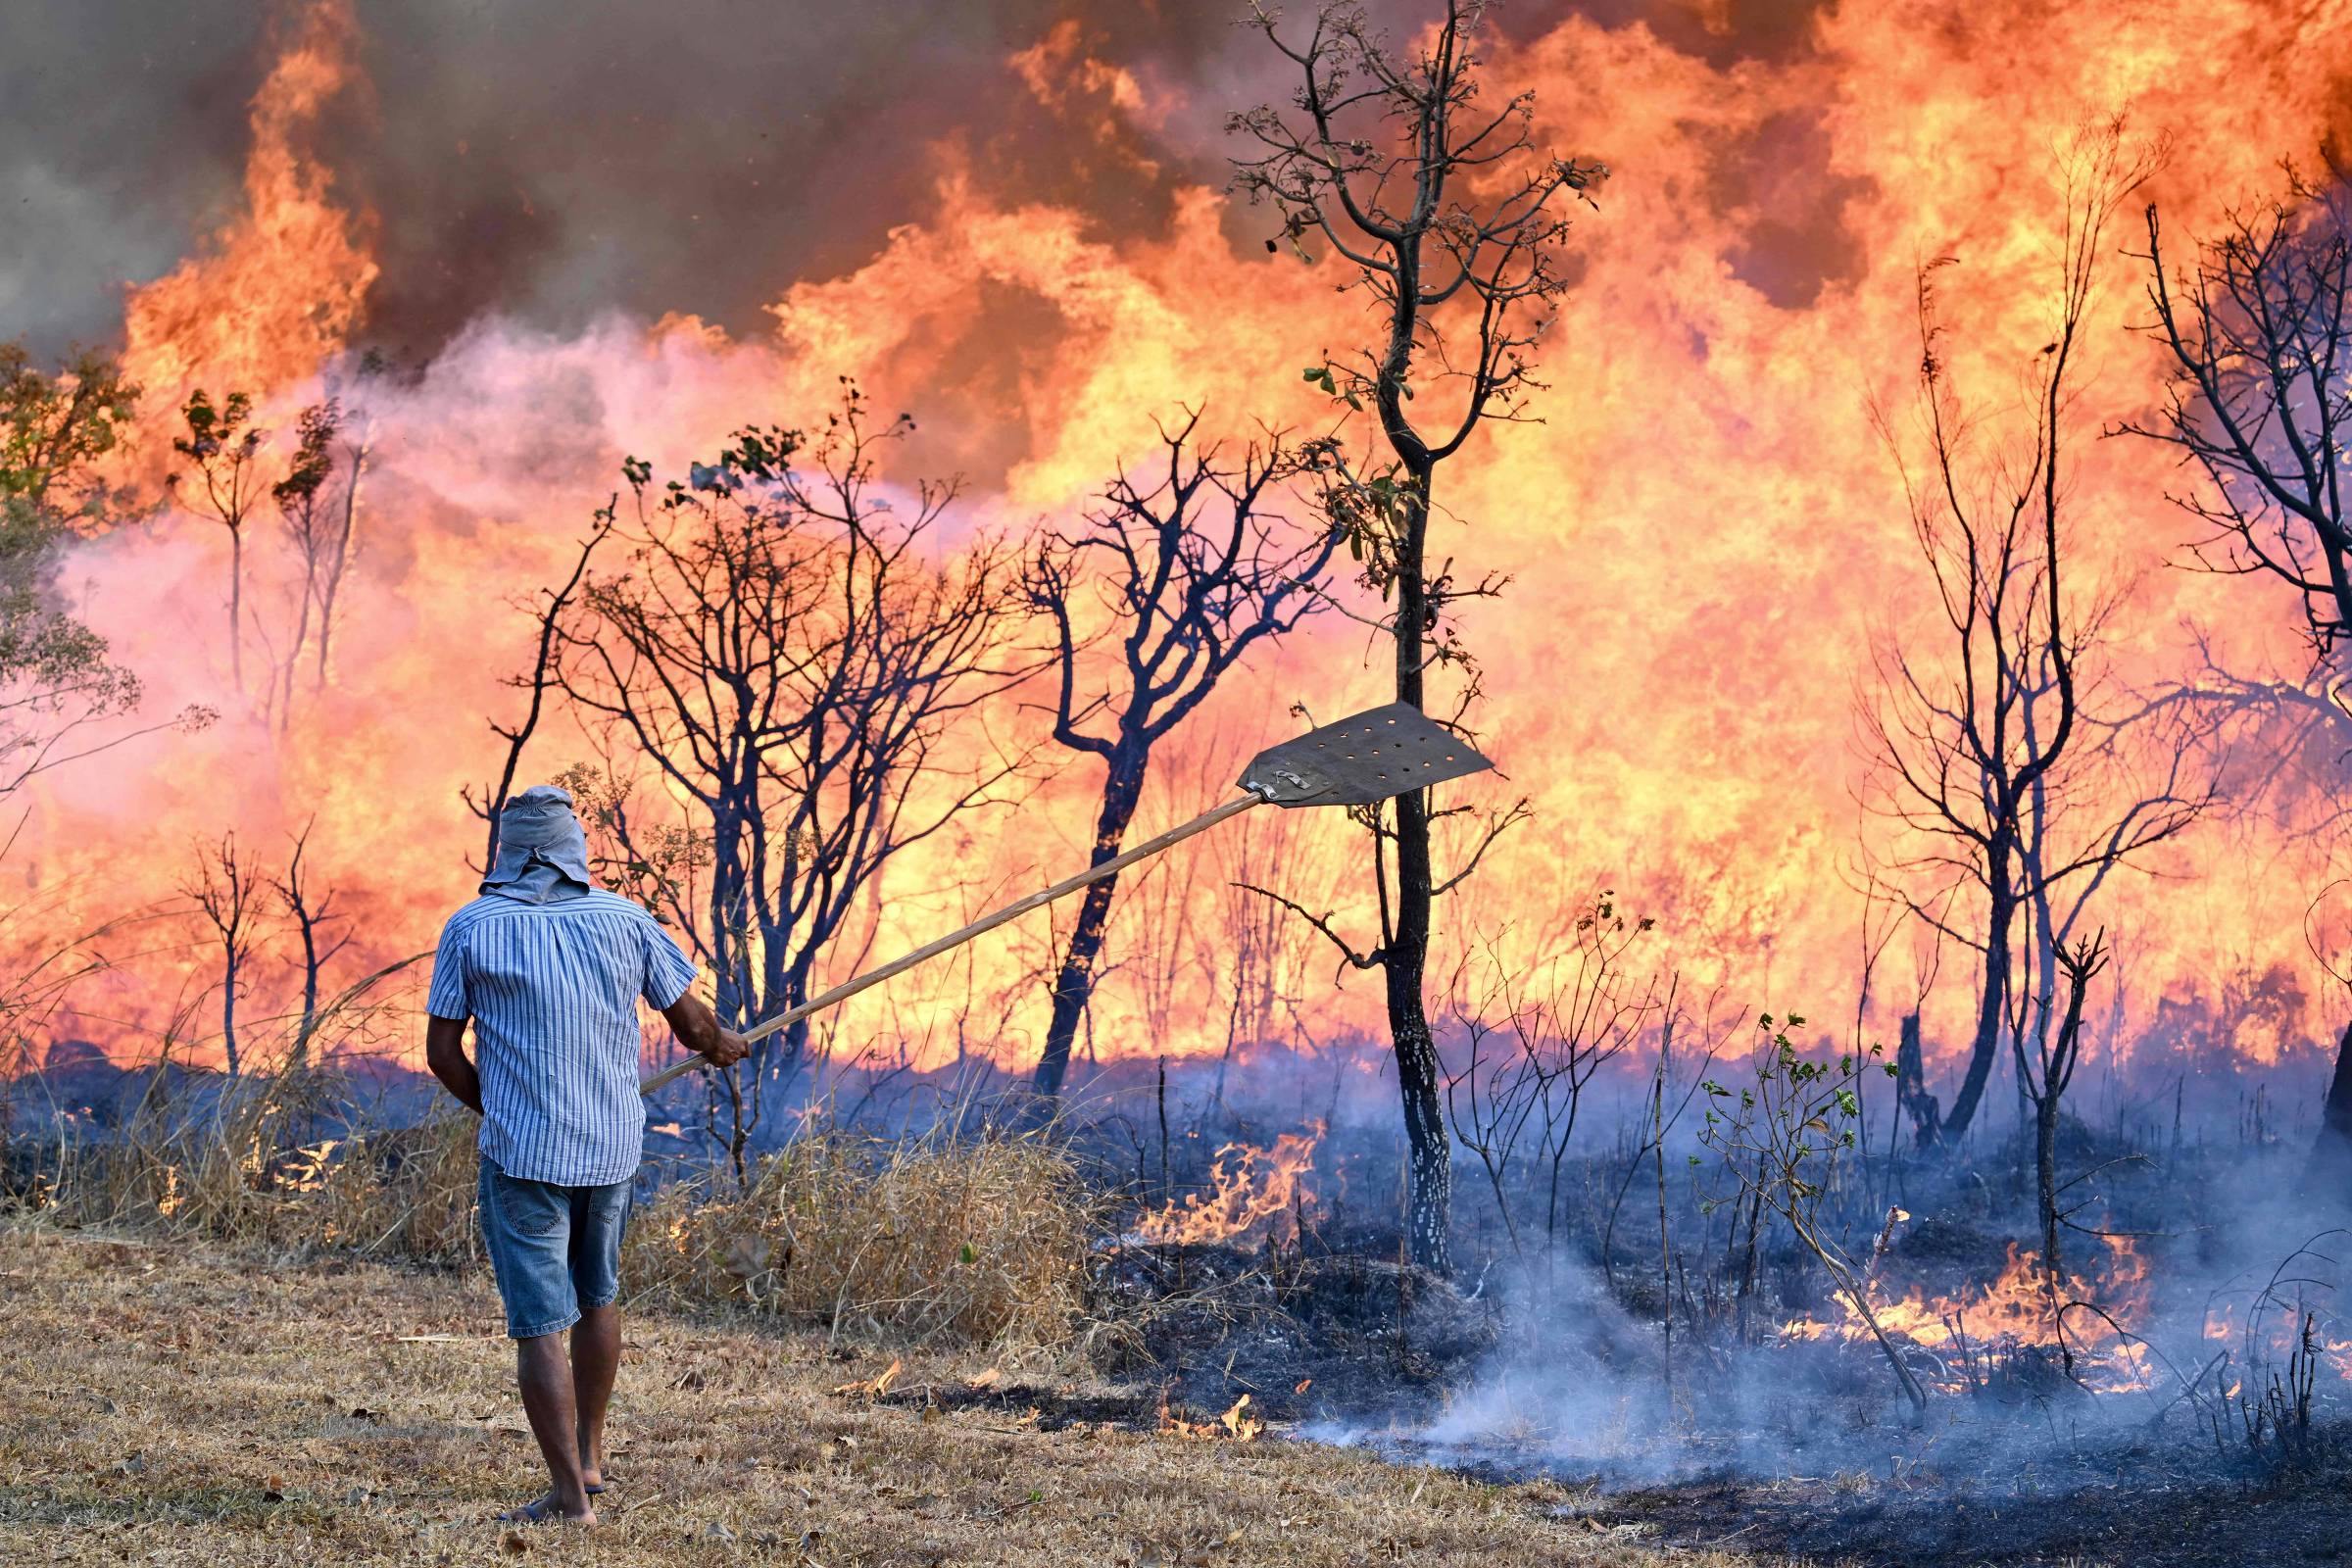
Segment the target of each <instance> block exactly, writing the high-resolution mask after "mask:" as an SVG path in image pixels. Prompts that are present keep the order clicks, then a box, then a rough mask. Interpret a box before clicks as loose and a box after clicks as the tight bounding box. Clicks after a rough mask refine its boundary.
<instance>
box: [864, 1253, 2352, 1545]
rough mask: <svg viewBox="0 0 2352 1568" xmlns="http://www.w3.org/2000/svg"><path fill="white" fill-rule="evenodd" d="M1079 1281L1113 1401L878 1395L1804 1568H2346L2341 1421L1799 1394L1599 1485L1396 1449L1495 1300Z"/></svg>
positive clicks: (1456, 1369)
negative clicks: (1334, 1444)
mask: <svg viewBox="0 0 2352 1568" xmlns="http://www.w3.org/2000/svg"><path fill="white" fill-rule="evenodd" d="M1975 1250H1983V1249H1981V1248H1979V1249H1975ZM1098 1286H1099V1289H1101V1290H1102V1291H1103V1292H1104V1293H1105V1294H1106V1295H1107V1296H1108V1297H1109V1298H1111V1299H1114V1300H1116V1301H1117V1303H1118V1304H1119V1305H1120V1306H1121V1308H1122V1309H1123V1310H1125V1311H1127V1312H1129V1313H1130V1314H1133V1315H1134V1316H1136V1317H1137V1318H1139V1319H1140V1320H1141V1321H1143V1322H1144V1324H1145V1329H1144V1332H1143V1334H1142V1337H1141V1341H1140V1343H1138V1344H1136V1345H1135V1346H1133V1347H1131V1348H1130V1354H1131V1358H1132V1364H1131V1365H1129V1366H1128V1367H1127V1368H1126V1369H1125V1370H1126V1373H1127V1375H1128V1377H1129V1379H1130V1382H1129V1387H1130V1388H1132V1389H1134V1390H1135V1391H1136V1392H1134V1393H1132V1394H1121V1395H1111V1396H1105V1395H1103V1394H1102V1393H1100V1392H1096V1393H1092V1394H1088V1395H1084V1396H1080V1395H1078V1394H1076V1393H1074V1392H1068V1391H1063V1390H1057V1389H1056V1388H1055V1387H1054V1386H1053V1385H1050V1384H1026V1383H1020V1382H1013V1383H1008V1384H1005V1385H1002V1386H998V1387H992V1388H989V1389H985V1390H978V1391H973V1390H927V1391H923V1392H921V1393H919V1394H917V1393H913V1392H908V1393H905V1394H900V1395H894V1396H892V1397H893V1398H897V1399H904V1400H907V1401H911V1402H938V1403H940V1404H942V1405H943V1406H945V1407H947V1408H949V1409H955V1408H959V1407H962V1406H966V1405H981V1406H993V1407H996V1408H999V1409H1001V1410H1003V1411H1005V1413H1006V1414H1007V1415H1008V1416H1012V1417H1014V1418H1020V1419H1028V1420H1032V1421H1034V1422H1035V1423H1036V1424H1037V1425H1038V1426H1039V1427H1040V1428H1041V1429H1042V1430H1049V1431H1051V1430H1055V1429H1058V1428H1067V1427H1073V1426H1084V1425H1086V1424H1089V1423H1107V1424H1111V1425H1116V1426H1122V1427H1129V1428H1137V1429H1141V1428H1146V1427H1149V1426H1151V1425H1152V1424H1154V1423H1156V1421H1157V1420H1158V1418H1159V1409H1160V1406H1159V1400H1160V1399H1161V1398H1164V1399H1165V1400H1166V1401H1167V1405H1168V1408H1169V1409H1171V1410H1172V1411H1173V1412H1174V1413H1176V1414H1178V1415H1180V1416H1184V1417H1187V1418H1189V1419H1194V1420H1201V1419H1207V1418H1210V1417H1213V1416H1214V1415H1215V1414H1216V1413H1217V1412H1219V1411H1221V1410H1224V1409H1227V1408H1229V1407H1231V1406H1232V1404H1233V1403H1234V1401H1235V1400H1236V1399H1237V1398H1238V1397H1240V1396H1241V1395H1243V1394H1245V1393H1246V1394H1249V1395H1250V1409H1251V1410H1252V1411H1254V1412H1256V1413H1259V1414H1261V1415H1263V1416H1264V1417H1266V1418H1267V1419H1268V1420H1269V1421H1270V1422H1272V1424H1273V1429H1274V1431H1276V1432H1277V1433H1280V1432H1283V1431H1286V1430H1289V1431H1298V1430H1299V1429H1300V1428H1305V1429H1308V1430H1309V1431H1311V1432H1313V1433H1314V1434H1315V1435H1318V1436H1321V1435H1328V1434H1329V1433H1330V1432H1331V1431H1333V1430H1334V1429H1349V1428H1352V1429H1354V1430H1355V1431H1356V1432H1357V1433H1358V1435H1359V1436H1358V1441H1361V1442H1362V1443H1363V1444H1364V1445H1365V1446H1368V1447H1370V1448H1372V1449H1373V1450H1374V1451H1377V1452H1379V1453H1382V1454H1383V1455H1384V1456H1387V1457H1390V1458H1393V1459H1397V1460H1400V1461H1405V1462H1410V1463H1417V1464H1431V1465H1437V1466H1440V1467H1443V1468H1446V1469H1451V1470H1453V1471H1455V1472H1456V1473H1458V1474H1461V1475H1464V1476H1466V1477H1469V1478H1472V1479H1477V1480H1481V1481H1489V1482H1494V1483H1496V1484H1504V1485H1510V1484H1520V1483H1525V1482H1528V1481H1531V1480H1549V1481H1554V1482H1559V1483H1562V1484H1565V1485H1566V1486H1567V1488H1568V1489H1569V1495H1571V1496H1573V1497H1575V1498H1576V1499H1577V1500H1576V1501H1574V1502H1571V1503H1567V1504H1563V1506H1562V1510H1561V1511H1562V1514H1563V1516H1568V1517H1575V1518H1578V1519H1581V1520H1583V1521H1586V1522H1588V1523H1589V1524H1591V1525H1592V1526H1593V1529H1594V1530H1595V1531H1596V1532H1597V1531H1604V1530H1605V1531H1612V1532H1631V1533H1632V1534H1634V1535H1635V1536H1636V1537H1637V1538H1638V1539H1641V1540H1642V1541H1644V1542H1647V1543H1651V1544H1659V1545H1665V1546H1673V1547H1680V1548H1684V1549H1689V1550H1700V1551H1704V1550H1709V1549H1719V1550H1726V1551H1738V1552H1753V1553H1759V1554H1763V1555H1766V1556H1777V1555H1781V1554H1786V1555H1788V1556H1790V1557H1795V1558H1800V1559H1803V1560H1805V1561H1808V1562H1811V1563H1816V1564H1820V1565H1822V1568H1833V1565H1836V1568H1897V1565H1900V1568H1947V1565H1948V1568H1976V1565H1980V1564H2016V1565H2021V1568H2023V1565H2032V1568H2093V1565H2112V1568H2239V1565H2256V1564H2297V1563H2334V1562H2345V1563H2352V1421H2336V1422H2333V1423H2325V1422H2324V1423H2322V1424H2321V1425H2319V1426H2318V1427H2317V1428H2316V1429H2315V1431H2314V1434H2313V1441H2312V1444H2311V1447H2310V1451H2309V1453H2308V1454H2307V1456H2306V1457H2305V1458H2304V1459H2303V1461H2302V1462H2301V1463H2300V1464H2298V1465H2288V1464H2287V1463H2285V1462H2284V1461H2283V1460H2280V1459H2278V1458H2277V1457H2276V1454H2275V1452H2274V1456H2273V1458H2272V1460H2271V1461H2269V1462H2256V1461H2255V1460H2252V1459H2250V1458H2248V1457H2247V1455H2246V1451H2245V1449H2244V1446H2243V1445H2242V1443H2241V1442H2240V1441H2239V1439H2238V1437H2237V1435H2236V1434H2234V1433H2229V1432H2225V1433H2224V1434H2223V1436H2222V1438H2221V1440H2220V1441H2217V1439H2216V1437H2215V1435H2214V1434H2213V1433H2212V1432H2210V1431H2201V1430H2199V1429H2197V1427H2196V1426H2195V1425H2194V1424H2193V1422H2192V1421H2191V1420H2190V1418H2189V1415H2188V1412H2187V1410H2186V1408H2185V1407H2175V1408H2174V1409H2173V1410H2172V1411H2171V1412H2169V1413H2168V1414H2167V1415H2165V1416H2164V1417H2163V1418H2162V1419H2160V1420H2158V1421H2155V1422H2153V1423H2151V1422H2149V1421H2148V1420H2147V1419H2146V1418H2145V1416H2144V1415H2140V1414H2136V1413H2135V1414H2134V1416H2133V1418H2132V1419H2131V1420H2130V1421H2128V1422H2127V1421H2115V1422H2113V1423H2112V1424H2103V1423H2102V1419H2101V1418H2098V1417H2095V1416H2093V1415H2091V1414H2089V1413H2088V1411H2089V1406H2088V1405H2087V1403H2080V1404H2076V1405H2072V1406H2070V1405H2069V1404H2068V1403H2067V1401H2066V1400H2065V1399H2064V1398H2063V1397H2051V1396H2050V1395H2049V1394H2048V1393H2047V1392H2046V1391H2042V1392H2040V1393H2039V1394H2038V1396H2037V1397H2015V1396H2016V1391H2015V1389H2014V1388H2013V1389H2012V1390H2011V1391H2010V1395H2011V1397H2006V1398H2004V1397H1994V1396H1993V1395H1990V1394H1987V1395H1985V1396H1983V1397H1976V1398H1973V1399H1958V1398H1952V1399H1946V1400H1943V1401H1940V1402H1939V1403H1938V1405H1937V1406H1936V1417H1935V1420H1934V1421H1933V1423H1932V1426H1931V1430H1928V1431H1925V1432H1917V1431H1913V1430H1912V1429H1910V1428H1907V1427H1905V1426H1904V1425H1903V1424H1902V1423H1900V1422H1887V1421H1886V1420H1885V1419H1884V1416H1885V1411H1884V1407H1883V1406H1874V1405H1873V1404H1872V1403H1871V1402H1870V1401H1869V1400H1868V1399H1866V1398H1862V1397H1857V1396H1856V1395H1855V1394H1854V1393H1853V1391H1852V1389H1851V1388H1850V1387H1848V1388H1845V1389H1843V1390H1839V1389H1838V1388H1836V1387H1834V1386H1823V1385H1818V1384H1817V1385H1816V1386H1815V1392H1814V1397H1813V1400H1812V1401H1811V1402H1808V1403H1807V1404H1806V1406H1805V1407H1804V1408H1803V1409H1802V1410H1801V1411H1800V1412H1798V1413H1796V1414H1794V1415H1789V1414H1784V1416H1783V1418H1782V1421H1781V1424H1780V1425H1778V1426H1777V1427H1776V1429H1775V1430H1774V1431H1772V1432H1770V1433H1755V1432H1751V1433H1748V1434H1745V1435H1743V1436H1740V1437H1737V1438H1735V1437H1734V1436H1732V1435H1728V1434H1714V1435H1708V1434H1705V1433H1702V1432H1696V1431H1685V1432H1679V1433H1678V1434H1677V1435H1676V1436H1675V1437H1674V1439H1673V1441H1672V1443H1671V1444H1670V1445H1667V1446H1670V1447H1671V1448H1672V1450H1673V1454H1672V1459H1671V1463H1670V1465H1662V1466H1661V1465H1656V1464H1655V1463H1654V1460H1653V1469H1652V1472H1651V1474H1649V1475H1648V1476H1646V1477H1644V1476H1640V1475H1635V1474H1631V1473H1618V1474H1607V1473H1596V1472H1595V1471H1594V1470H1593V1468H1592V1467H1591V1466H1590V1465H1579V1464H1577V1463H1573V1462H1568V1463H1563V1462H1558V1461H1554V1460H1550V1459H1547V1458H1546V1457H1545V1456H1544V1455H1543V1454H1542V1453H1541V1452H1538V1451H1533V1450H1532V1449H1531V1450H1529V1451H1524V1452H1523V1451H1515V1450H1514V1449H1513V1447H1512V1446H1510V1442H1509V1440H1508V1439H1507V1438H1498V1439H1497V1440H1495V1441H1494V1442H1482V1443H1480V1444H1478V1445H1477V1446H1453V1445H1445V1444H1434V1443H1425V1442H1420V1441H1416V1440H1415V1439H1413V1438H1411V1437H1407V1436H1399V1435H1398V1434H1401V1433H1409V1432H1410V1431H1412V1430H1413V1429H1414V1428H1416V1427H1418V1426H1420V1425H1421V1424H1422V1423H1423V1422H1425V1421H1426V1420H1427V1419H1429V1418H1430V1417H1432V1416H1435V1415H1436V1414H1438V1413H1439V1412H1440V1411H1442V1410H1443V1409H1444V1408H1445V1407H1446V1403H1447V1399H1448V1395H1449V1392H1450V1391H1455V1390H1458V1389H1460V1388H1462V1387H1464V1386H1466V1385H1467V1384H1468V1383H1469V1382H1470V1381H1472V1380H1473V1379H1474V1378H1475V1377H1476V1376H1477V1375H1478V1373H1479V1370H1480V1368H1481V1365H1482V1363H1483V1362H1484V1361H1485V1360H1486V1357H1487V1354H1488V1352H1489V1351H1490V1350H1491V1349H1492V1348H1494V1347H1495V1344H1496V1341H1497V1337H1498V1335H1499V1334H1500V1332H1501V1330H1502V1326H1503V1314H1502V1310H1501V1308H1500V1307H1499V1306H1498V1305H1497V1303H1495V1302H1494V1301H1492V1300H1487V1299H1477V1298H1472V1297H1465V1296H1464V1295H1463V1293H1462V1292H1460V1291H1459V1290H1457V1289H1455V1288H1454V1287H1452V1286H1450V1285H1448V1284H1446V1282H1444V1281H1442V1280H1439V1279H1437V1278H1435V1277H1433V1276H1430V1275H1428V1274H1426V1273H1424V1272H1422V1271H1418V1270H1414V1269H1410V1268H1407V1267H1404V1266H1401V1265H1399V1264H1397V1263H1395V1262H1391V1261H1383V1260H1379V1259H1373V1258H1366V1257H1363V1256H1360V1255H1357V1256H1348V1255H1344V1254H1337V1253H1334V1254H1329V1255H1307V1256H1300V1255H1299V1254H1298V1253H1297V1252H1295V1251H1288V1250H1284V1249H1279V1248H1275V1249H1265V1248H1260V1249H1256V1250H1245V1249H1234V1248H1223V1247H1209V1248H1184V1249H1162V1248H1143V1247H1123V1248H1117V1249H1108V1250H1105V1252H1104V1254H1103V1260H1102V1262H1101V1265H1100V1273H1099V1279H1098ZM1805 1356H1806V1351H1805V1350H1803V1349H1802V1348H1800V1349H1799V1351H1798V1352H1797V1355H1796V1357H1795V1358H1796V1359H1798V1360H1800V1361H1801V1360H1802V1359H1804V1358H1805ZM1814 1358H1815V1359H1816V1360H1818V1359H1820V1357H1818V1356H1815V1357H1814ZM1154 1389H1156V1390H1157V1391H1158V1393H1157V1395H1156V1397H1155V1395H1154V1393H1153V1392H1152V1391H1153V1390H1154ZM1701 1397H1702V1398H1703V1391H1701ZM1031 1411H1035V1412H1036V1414H1035V1415H1034V1416H1032V1415H1029V1412H1031ZM1735 1450H1738V1451H1740V1452H1742V1453H1743V1455H1744V1458H1743V1460H1742V1462H1740V1464H1737V1465H1735V1464H1732V1463H1730V1462H1728V1461H1729V1459H1730V1455H1731V1454H1732V1453H1733V1452H1734V1451H1735ZM1711 1454H1712V1455H1713V1457H1710V1455H1711ZM1660 1468H1665V1469H1670V1470H1671V1472H1672V1473H1671V1476H1670V1478H1666V1479H1661V1478H1660V1477H1659V1476H1658V1475H1657V1474H1656V1470H1657V1469H1660Z"/></svg>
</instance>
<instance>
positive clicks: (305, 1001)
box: [270, 814, 351, 1069]
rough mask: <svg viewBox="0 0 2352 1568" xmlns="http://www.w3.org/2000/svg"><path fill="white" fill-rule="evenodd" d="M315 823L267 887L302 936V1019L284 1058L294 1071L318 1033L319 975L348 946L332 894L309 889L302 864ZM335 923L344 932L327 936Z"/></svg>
mask: <svg viewBox="0 0 2352 1568" xmlns="http://www.w3.org/2000/svg"><path fill="white" fill-rule="evenodd" d="M318 822H319V818H318V817H317V816H316V815H315V814H314V815H313V816H312V817H311V818H310V819H309V820H307V821H305V822H304V823H303V824H302V831H301V832H300V833H297V834H295V835H294V853H293V855H292V856H291V857H289V858H288V859H287V861H286V873H285V875H283V876H281V877H277V878H275V879H273V880H272V881H271V883H270V887H271V888H272V889H273V890H274V891H275V892H276V894H277V897H278V902H279V903H281V904H283V905H284V906H285V907H286V912H287V913H288V914H290V915H292V916H293V917H294V925H295V929H296V930H297V931H299V932H300V933H301V936H302V1018H301V1021H300V1022H299V1023H298V1024H297V1025H296V1026H295V1031H294V1050H293V1052H292V1054H290V1056H289V1058H288V1064H289V1065H290V1066H292V1067H294V1068H296V1069H300V1068H301V1067H303V1066H304V1065H306V1064H307V1063H308V1062H309V1060H310V1054H311V1037H312V1036H313V1035H315V1034H316V1033H317V1032H318V1029H319V973H320V971H322V970H323V969H324V968H325V967H326V964H327V961H328V960H329V959H331V958H333V957H334V956H335V955H336V954H338V953H341V952H342V951H343V949H344V948H345V947H346V946H348V945H349V944H350V942H351V930H350V925H349V922H348V921H347V920H345V917H344V916H343V915H342V914H341V913H340V912H339V911H337V910H336V908H335V890H334V889H333V888H328V889H326V890H324V891H323V892H321V891H319V889H317V888H314V887H312V886H311V885H310V881H309V868H308V867H306V866H305V865H304V864H303V863H302V862H303V857H304V856H305V855H307V854H308V853H309V851H310V847H311V829H312V828H314V827H316V826H317V825H318ZM338 921H342V922H343V923H344V929H343V930H341V931H340V932H330V930H329V927H331V926H332V925H334V924H335V923H336V922H338Z"/></svg>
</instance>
